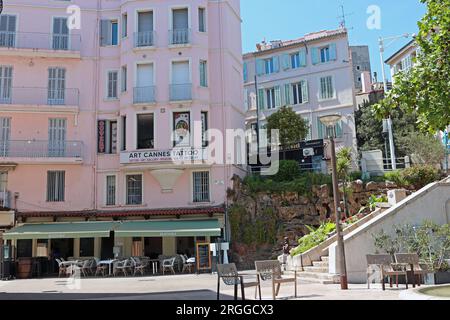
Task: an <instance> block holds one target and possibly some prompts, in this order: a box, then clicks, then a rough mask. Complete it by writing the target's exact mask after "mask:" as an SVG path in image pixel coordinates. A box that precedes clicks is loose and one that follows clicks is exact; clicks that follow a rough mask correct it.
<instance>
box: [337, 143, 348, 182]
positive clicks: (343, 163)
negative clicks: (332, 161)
mask: <svg viewBox="0 0 450 320" xmlns="http://www.w3.org/2000/svg"><path fill="white" fill-rule="evenodd" d="M351 166H352V148H349V147H347V148H342V149H341V150H339V151H338V153H337V154H336V168H337V173H338V176H339V178H341V179H346V178H347V176H348V174H349V171H350V168H351Z"/></svg>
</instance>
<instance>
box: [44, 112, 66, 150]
mask: <svg viewBox="0 0 450 320" xmlns="http://www.w3.org/2000/svg"><path fill="white" fill-rule="evenodd" d="M66 128H67V120H66V119H64V118H52V119H49V120H48V156H49V157H54V158H56V157H64V156H65V151H66V131H67V129H66Z"/></svg>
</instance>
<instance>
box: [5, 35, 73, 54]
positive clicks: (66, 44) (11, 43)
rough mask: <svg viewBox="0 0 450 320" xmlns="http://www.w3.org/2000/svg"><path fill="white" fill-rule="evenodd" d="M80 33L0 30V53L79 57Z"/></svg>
mask: <svg viewBox="0 0 450 320" xmlns="http://www.w3.org/2000/svg"><path fill="white" fill-rule="evenodd" d="M80 48H81V37H80V35H74V34H71V35H64V34H51V33H36V32H9V31H0V55H14V56H32V57H60V58H78V59H79V58H80V57H81V55H80Z"/></svg>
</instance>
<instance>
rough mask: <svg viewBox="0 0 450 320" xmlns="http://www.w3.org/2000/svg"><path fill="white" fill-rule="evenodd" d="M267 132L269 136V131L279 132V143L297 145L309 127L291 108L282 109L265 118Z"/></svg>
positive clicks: (306, 133)
mask: <svg viewBox="0 0 450 320" xmlns="http://www.w3.org/2000/svg"><path fill="white" fill-rule="evenodd" d="M266 128H267V130H268V134H269V136H270V134H271V130H279V138H280V143H281V144H282V145H289V144H294V143H298V142H300V141H302V140H304V139H305V138H306V136H307V135H308V132H309V126H308V123H307V122H306V120H304V119H303V118H302V117H301V116H300V115H299V114H297V113H296V112H295V111H294V110H293V109H292V108H291V107H287V106H285V107H282V108H281V109H280V110H278V111H277V112H275V113H274V114H272V115H271V116H269V117H268V118H267V127H266Z"/></svg>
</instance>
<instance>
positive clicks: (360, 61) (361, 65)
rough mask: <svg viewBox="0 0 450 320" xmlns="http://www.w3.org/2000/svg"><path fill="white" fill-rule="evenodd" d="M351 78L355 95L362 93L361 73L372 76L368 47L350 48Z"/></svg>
mask: <svg viewBox="0 0 450 320" xmlns="http://www.w3.org/2000/svg"><path fill="white" fill-rule="evenodd" d="M350 50H351V52H352V62H353V77H354V82H355V91H356V93H358V92H361V91H363V80H364V79H363V78H362V75H361V74H362V73H367V72H368V73H369V76H372V67H371V65H370V52H369V46H351V47H350Z"/></svg>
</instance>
